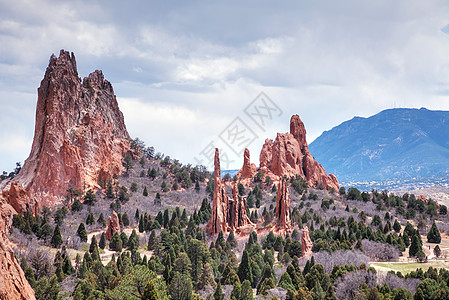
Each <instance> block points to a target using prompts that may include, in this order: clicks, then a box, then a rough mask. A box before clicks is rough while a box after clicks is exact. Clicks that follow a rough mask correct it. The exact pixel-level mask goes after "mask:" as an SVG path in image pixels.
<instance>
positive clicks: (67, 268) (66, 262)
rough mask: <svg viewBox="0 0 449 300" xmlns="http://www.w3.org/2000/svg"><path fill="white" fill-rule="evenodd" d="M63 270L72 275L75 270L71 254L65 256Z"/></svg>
mask: <svg viewBox="0 0 449 300" xmlns="http://www.w3.org/2000/svg"><path fill="white" fill-rule="evenodd" d="M62 271H63V272H64V273H65V274H67V275H71V274H73V273H74V272H75V269H73V266H72V262H71V261H70V258H69V256H66V257H65V258H64V262H63V263H62Z"/></svg>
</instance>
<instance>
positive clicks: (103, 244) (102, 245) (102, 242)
mask: <svg viewBox="0 0 449 300" xmlns="http://www.w3.org/2000/svg"><path fill="white" fill-rule="evenodd" d="M98 247H100V249H103V250H104V248H105V247H106V235H105V234H104V232H103V233H102V234H101V237H100V242H99V243H98Z"/></svg>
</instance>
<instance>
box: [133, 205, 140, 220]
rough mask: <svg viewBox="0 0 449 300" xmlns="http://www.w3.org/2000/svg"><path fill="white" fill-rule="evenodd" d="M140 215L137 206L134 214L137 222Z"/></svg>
mask: <svg viewBox="0 0 449 300" xmlns="http://www.w3.org/2000/svg"><path fill="white" fill-rule="evenodd" d="M139 216H140V212H139V209H138V208H136V213H135V214H134V219H135V220H136V222H137V221H139Z"/></svg>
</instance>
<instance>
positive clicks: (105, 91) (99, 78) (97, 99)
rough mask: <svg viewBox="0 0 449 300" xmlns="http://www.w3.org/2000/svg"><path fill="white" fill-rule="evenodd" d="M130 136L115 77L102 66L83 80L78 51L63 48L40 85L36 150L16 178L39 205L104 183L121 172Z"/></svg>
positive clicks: (33, 147) (33, 146)
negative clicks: (109, 77)
mask: <svg viewBox="0 0 449 300" xmlns="http://www.w3.org/2000/svg"><path fill="white" fill-rule="evenodd" d="M129 141H130V137H129V134H128V132H127V130H126V127H125V123H124V119H123V114H122V113H121V111H120V109H119V107H118V103H117V100H116V97H115V95H114V90H113V88H112V85H111V83H110V82H109V81H107V80H105V79H104V76H103V74H102V72H101V71H99V70H96V71H95V72H93V73H91V74H90V75H89V76H88V77H86V78H84V80H83V81H81V78H79V77H78V71H77V65H76V60H75V56H74V54H73V53H71V54H70V53H69V52H67V51H64V50H61V52H60V54H59V57H56V56H55V55H52V56H51V58H50V63H49V66H48V67H47V70H46V72H45V76H44V79H43V80H42V81H41V84H40V87H39V89H38V100H37V107H36V125H35V132H34V139H33V144H32V147H31V153H30V155H29V157H28V159H27V160H26V161H25V163H24V165H23V168H22V169H21V171H20V172H19V174H18V175H17V176H16V178H15V179H14V180H15V181H17V182H18V183H19V184H20V185H22V186H23V187H24V188H25V190H26V191H27V192H28V194H29V196H30V198H31V200H32V201H35V200H37V202H38V203H39V206H43V205H47V206H51V205H53V204H55V203H58V202H60V201H61V200H62V199H63V198H64V196H65V195H66V193H67V190H68V189H74V190H81V191H84V190H85V189H87V188H92V187H98V186H99V183H100V182H102V183H104V182H105V181H106V180H107V179H109V178H112V176H113V175H114V174H119V173H121V172H122V171H123V169H124V168H123V166H122V158H123V156H124V155H125V154H126V153H127V152H128V150H129V144H130V143H129Z"/></svg>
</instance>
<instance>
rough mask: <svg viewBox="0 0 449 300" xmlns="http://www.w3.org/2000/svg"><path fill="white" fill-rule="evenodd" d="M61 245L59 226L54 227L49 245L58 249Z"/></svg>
mask: <svg viewBox="0 0 449 300" xmlns="http://www.w3.org/2000/svg"><path fill="white" fill-rule="evenodd" d="M61 244H62V236H61V229H59V225H56V227H55V230H54V231H53V236H52V237H51V245H52V246H53V247H55V248H59V246H61Z"/></svg>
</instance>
